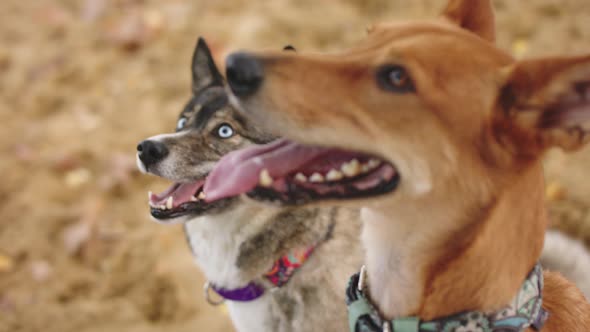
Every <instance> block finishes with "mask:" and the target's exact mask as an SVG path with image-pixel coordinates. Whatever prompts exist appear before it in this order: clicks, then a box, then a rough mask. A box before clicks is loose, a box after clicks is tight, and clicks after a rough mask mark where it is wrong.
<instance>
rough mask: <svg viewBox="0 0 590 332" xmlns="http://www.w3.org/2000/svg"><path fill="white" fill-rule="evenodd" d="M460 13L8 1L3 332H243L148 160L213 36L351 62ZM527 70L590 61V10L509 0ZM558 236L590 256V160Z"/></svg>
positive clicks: (566, 194)
mask: <svg viewBox="0 0 590 332" xmlns="http://www.w3.org/2000/svg"><path fill="white" fill-rule="evenodd" d="M444 3H445V0H412V1H407V0H406V1H402V0H273V1H263V0H257V1H255V0H233V1H229V0H225V1H212V0H165V1H155V0H2V1H1V2H0V116H1V119H0V123H1V124H0V128H1V129H0V152H1V155H0V174H1V181H0V331H2V332H4V331H11V332H17V331H27V332H28V331H44V332H69V331H79V332H87V331H124V332H130V331H142V332H145V331H148V332H149V331H161V330H163V329H166V330H169V331H228V330H231V329H232V328H231V324H230V322H229V318H228V317H227V314H226V312H225V311H224V309H223V308H213V307H210V306H208V305H206V304H205V302H204V300H203V297H202V293H201V287H202V284H203V279H202V277H201V275H200V273H199V271H198V269H197V268H196V267H195V266H194V264H193V262H192V261H191V257H190V254H189V250H188V248H187V246H186V244H185V241H184V238H183V235H182V231H181V228H180V227H178V226H163V225H157V224H155V223H153V222H152V221H151V220H150V219H149V217H148V206H147V198H146V196H147V195H146V192H147V191H148V190H154V191H158V190H162V189H164V188H165V187H166V186H167V183H166V181H162V180H159V179H156V178H154V177H149V176H144V175H140V174H138V172H137V171H136V168H135V161H134V158H135V146H136V144H137V142H139V141H140V140H142V139H143V138H146V137H148V136H151V135H155V134H159V133H163V132H168V131H172V130H173V129H174V126H175V119H176V117H177V115H178V113H179V112H180V110H181V108H182V107H183V105H184V103H185V102H186V101H187V100H188V97H189V94H190V89H189V86H190V85H189V84H190V83H189V78H190V71H189V68H190V67H189V64H190V58H191V55H192V52H193V48H194V46H195V42H196V39H197V37H198V36H204V37H205V38H206V39H207V41H208V42H209V44H210V46H211V47H212V48H213V51H214V53H215V55H216V57H217V58H218V59H219V60H220V61H222V58H223V56H224V54H226V53H227V52H229V51H230V50H232V49H236V48H259V47H265V48H274V49H279V48H281V47H282V46H284V45H286V44H292V45H294V46H295V47H297V48H298V49H300V50H337V49H341V48H345V47H346V46H347V45H350V44H351V43H353V42H355V41H356V40H359V39H360V38H362V36H363V35H364V31H365V27H366V26H367V25H369V24H370V23H371V22H378V21H384V20H387V19H391V18H420V17H428V16H432V15H435V14H436V13H437V12H439V10H440V9H441V7H442V6H443V5H444ZM495 5H496V8H497V11H498V17H497V23H498V27H499V44H500V46H501V47H502V48H504V49H506V50H508V51H510V52H512V53H513V54H514V55H515V56H516V57H519V58H522V57H532V56H537V55H548V54H564V53H567V54H574V53H581V52H590V1H588V0H531V1H511V0H497V1H495ZM546 164H547V178H548V186H547V199H548V201H549V202H550V207H551V216H552V222H553V224H554V227H559V228H561V229H563V230H566V231H567V232H568V233H569V234H571V235H573V236H576V237H579V238H581V239H583V240H585V241H586V243H587V244H590V172H589V171H588V170H590V149H588V148H587V149H586V150H584V151H580V152H578V153H575V154H572V155H567V156H566V155H564V154H562V153H559V152H552V153H551V154H550V155H549V157H548V159H547V163H546Z"/></svg>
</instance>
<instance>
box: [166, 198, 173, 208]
mask: <svg viewBox="0 0 590 332" xmlns="http://www.w3.org/2000/svg"><path fill="white" fill-rule="evenodd" d="M173 206H174V197H172V196H170V197H168V199H167V200H166V208H167V209H168V210H171V209H172V207H173Z"/></svg>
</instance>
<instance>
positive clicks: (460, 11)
mask: <svg viewBox="0 0 590 332" xmlns="http://www.w3.org/2000/svg"><path fill="white" fill-rule="evenodd" d="M443 17H445V18H447V19H449V20H450V21H451V22H453V23H455V24H457V25H459V26H460V27H462V28H463V29H466V30H469V31H471V32H473V33H475V34H476V35H478V36H480V37H481V38H483V39H485V40H488V41H490V42H492V43H493V42H495V41H496V24H495V21H494V8H493V5H492V1H491V0H449V3H448V4H447V7H446V8H445V9H444V11H443Z"/></svg>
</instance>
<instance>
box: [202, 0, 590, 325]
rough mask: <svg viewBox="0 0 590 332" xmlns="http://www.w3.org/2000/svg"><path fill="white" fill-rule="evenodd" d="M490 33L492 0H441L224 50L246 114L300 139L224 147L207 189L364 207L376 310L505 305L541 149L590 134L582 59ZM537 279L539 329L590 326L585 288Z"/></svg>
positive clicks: (540, 199) (536, 196) (533, 204)
mask: <svg viewBox="0 0 590 332" xmlns="http://www.w3.org/2000/svg"><path fill="white" fill-rule="evenodd" d="M494 30H495V27H494V16H493V10H492V6H491V3H490V1H489V0H456V1H453V0H451V1H450V3H449V5H448V6H447V8H446V10H445V12H444V13H443V15H442V17H441V18H439V19H436V20H430V21H412V22H401V23H394V24H387V25H379V26H376V27H375V28H373V29H372V30H371V31H370V33H369V35H368V37H367V38H366V40H365V41H363V42H362V43H360V44H359V45H358V46H357V47H355V48H353V49H351V50H350V51H348V52H346V53H343V54H338V55H301V54H285V53H276V52H275V53H272V52H269V53H260V54H257V55H251V54H245V53H237V54H233V55H231V56H230V57H229V58H228V60H227V76H228V82H229V84H230V86H231V88H232V91H233V92H234V94H235V95H236V97H237V100H238V102H239V104H240V105H241V107H242V108H243V109H244V110H245V112H246V113H247V114H249V115H250V116H251V117H252V118H253V119H255V120H256V121H258V122H259V123H261V124H262V125H263V127H265V129H268V130H271V131H274V132H275V133H280V134H281V135H282V136H286V137H289V138H291V139H294V140H296V141H298V142H300V143H303V144H307V145H300V144H298V143H293V142H284V144H278V145H275V147H272V148H262V149H249V150H245V151H243V152H241V153H238V154H232V155H230V156H228V157H227V158H225V159H224V160H222V161H221V162H220V163H219V164H218V166H217V167H216V169H215V170H214V171H213V173H212V174H211V175H210V176H209V179H208V182H207V184H206V185H205V192H206V194H207V199H208V200H211V201H213V200H216V199H218V198H221V197H227V196H232V195H236V194H239V193H242V192H249V195H250V196H251V197H253V198H256V199H264V200H269V199H270V200H274V201H280V202H283V203H296V204H303V203H313V202H317V201H330V204H333V201H334V200H335V199H338V200H339V201H346V202H349V203H353V204H356V205H358V206H363V207H364V209H363V211H362V219H363V221H364V224H365V229H364V232H363V235H362V237H363V241H364V244H365V246H366V249H367V256H366V260H365V262H366V264H367V276H368V284H369V297H370V299H371V301H372V302H373V303H374V304H375V306H376V307H377V308H378V310H379V312H380V314H381V316H382V317H383V318H384V319H385V320H390V319H394V318H397V317H401V316H417V317H419V318H420V319H421V320H423V321H429V320H433V319H437V318H440V317H447V316H451V315H453V314H456V313H460V312H465V311H473V310H478V311H482V312H490V311H494V310H498V309H500V308H503V306H505V305H506V304H507V303H509V302H510V301H511V299H512V298H513V297H514V296H515V294H516V293H517V292H518V290H519V288H520V287H521V285H522V284H523V280H525V279H526V278H527V275H528V273H529V272H530V271H531V269H533V267H534V266H535V263H536V262H537V260H538V259H539V255H540V252H541V248H542V247H543V237H544V234H545V229H546V226H547V216H546V211H545V202H544V183H543V172H542V165H541V157H542V156H543V153H544V152H545V151H546V150H547V149H549V148H552V147H559V148H563V149H566V150H572V149H575V148H578V147H581V146H582V145H583V144H584V143H587V142H588V141H590V128H589V123H590V56H579V57H554V58H545V59H537V60H527V61H520V62H517V61H515V60H514V59H513V58H512V57H511V56H510V55H508V54H507V53H506V52H504V51H502V50H500V49H498V48H497V47H496V46H494V34H495V33H494ZM320 146H324V147H320ZM353 198H354V199H355V200H353ZM544 278H545V287H544V290H543V308H544V309H545V310H546V311H547V312H548V313H549V319H548V320H547V321H546V324H545V327H544V328H543V329H542V331H551V332H553V331H568V332H572V331H580V332H582V331H589V330H590V304H588V302H587V301H586V300H585V299H584V297H583V295H582V294H581V293H580V292H579V291H578V290H577V288H576V287H575V286H573V285H572V284H571V283H570V282H568V281H567V280H565V279H564V278H563V277H561V276H560V275H559V274H557V273H550V272H546V273H545V274H544ZM527 326H528V325H527ZM527 330H529V329H527ZM530 330H531V331H532V329H530ZM453 331H454V330H453ZM456 331H460V330H456ZM462 331H471V330H470V329H466V330H465V329H464V330H462ZM473 331H477V329H474V330H473ZM482 331H487V330H483V329H482ZM494 331H497V330H494Z"/></svg>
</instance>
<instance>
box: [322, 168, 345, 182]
mask: <svg viewBox="0 0 590 332" xmlns="http://www.w3.org/2000/svg"><path fill="white" fill-rule="evenodd" d="M342 178H344V174H342V172H340V171H337V170H335V169H332V170H330V171H329V172H328V174H326V180H328V181H339V180H342Z"/></svg>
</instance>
